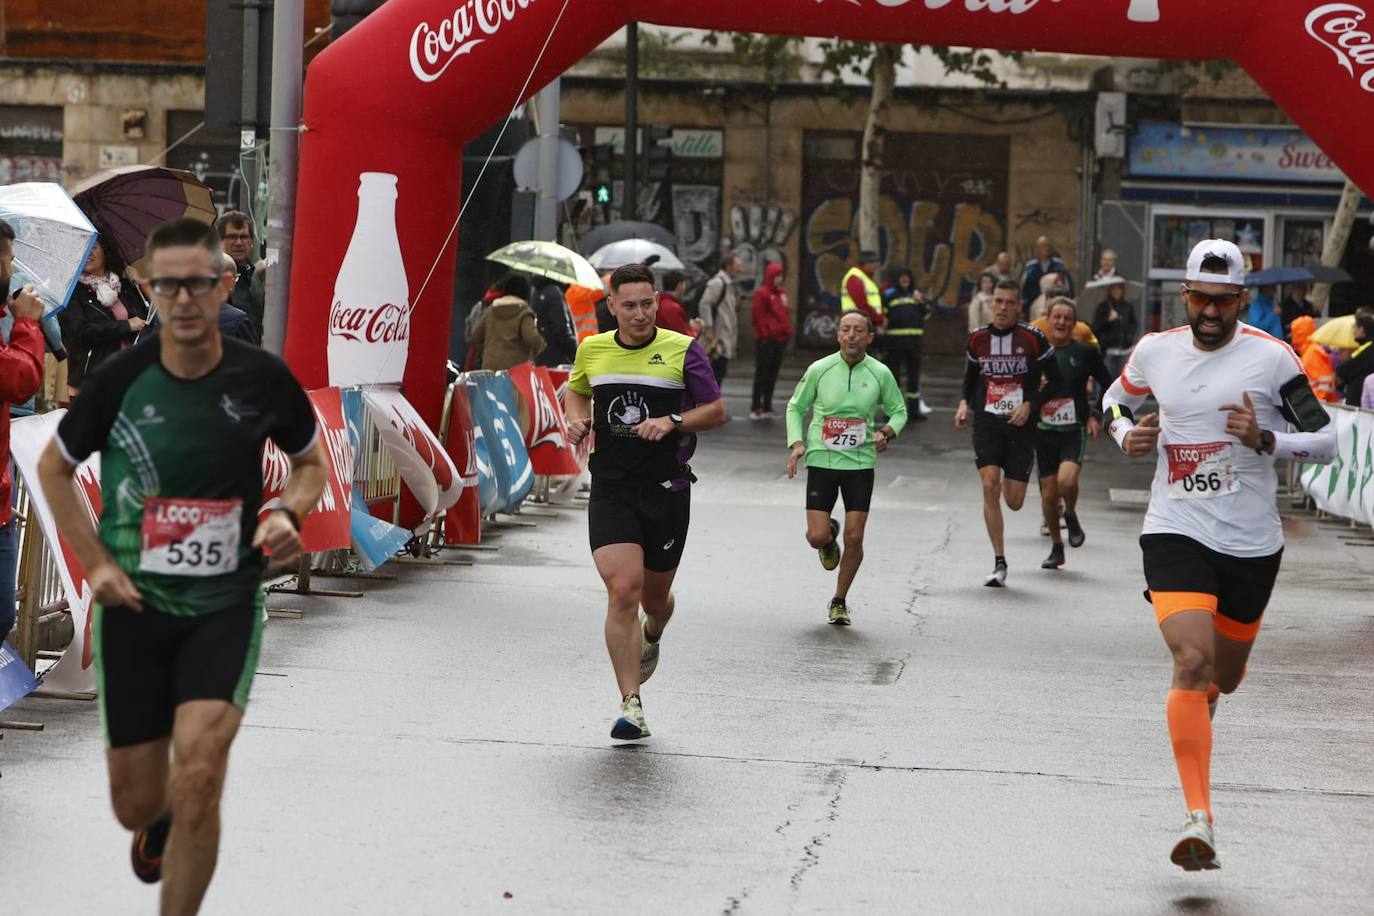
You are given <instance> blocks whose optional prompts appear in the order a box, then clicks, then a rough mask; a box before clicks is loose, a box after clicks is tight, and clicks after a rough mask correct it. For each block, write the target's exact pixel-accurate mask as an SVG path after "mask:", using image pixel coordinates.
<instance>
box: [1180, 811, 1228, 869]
mask: <svg viewBox="0 0 1374 916" xmlns="http://www.w3.org/2000/svg"><path fill="white" fill-rule="evenodd" d="M1169 859H1170V860H1171V861H1172V862H1173V863H1174V864H1175V865H1177V866H1178V867H1179V868H1181V869H1183V870H1184V871H1203V870H1204V869H1213V868H1221V859H1220V858H1219V857H1218V856H1217V842H1216V839H1215V838H1214V837H1213V836H1212V822H1211V821H1209V820H1207V812H1206V811H1203V810H1201V809H1199V810H1197V811H1190V812H1188V821H1187V823H1185V824H1184V825H1183V832H1182V833H1180V834H1179V835H1178V842H1177V843H1175V844H1174V851H1173V852H1172V853H1170V854H1169Z"/></svg>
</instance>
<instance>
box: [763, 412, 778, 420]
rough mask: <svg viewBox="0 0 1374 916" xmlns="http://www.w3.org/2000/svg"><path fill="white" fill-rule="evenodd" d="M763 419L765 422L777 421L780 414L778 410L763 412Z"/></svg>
mask: <svg viewBox="0 0 1374 916" xmlns="http://www.w3.org/2000/svg"><path fill="white" fill-rule="evenodd" d="M763 418H764V419H765V420H776V419H777V418H778V412H777V411H776V410H765V411H764V412H763Z"/></svg>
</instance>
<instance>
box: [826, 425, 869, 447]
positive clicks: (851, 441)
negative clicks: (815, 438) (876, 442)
mask: <svg viewBox="0 0 1374 916" xmlns="http://www.w3.org/2000/svg"><path fill="white" fill-rule="evenodd" d="M821 440H822V441H823V442H824V443H825V447H826V448H828V449H832V450H834V451H837V452H848V451H852V450H853V449H856V448H859V447H861V446H862V445H863V444H864V443H865V442H866V441H868V421H867V420H865V419H864V418H863V417H826V418H825V420H824V421H823V422H822V424H821Z"/></svg>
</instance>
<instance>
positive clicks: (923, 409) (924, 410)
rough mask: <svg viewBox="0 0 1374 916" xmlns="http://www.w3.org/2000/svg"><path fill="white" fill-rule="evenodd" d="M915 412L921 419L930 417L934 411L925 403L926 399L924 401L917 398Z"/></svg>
mask: <svg viewBox="0 0 1374 916" xmlns="http://www.w3.org/2000/svg"><path fill="white" fill-rule="evenodd" d="M916 410H917V411H918V412H919V413H920V414H921V416H923V417H928V416H930V415H931V414H933V413H935V411H934V410H932V409H931V407H930V405H929V404H927V403H926V399H925V398H918V399H917V400H916Z"/></svg>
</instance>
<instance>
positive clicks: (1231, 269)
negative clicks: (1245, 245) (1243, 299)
mask: <svg viewBox="0 0 1374 916" xmlns="http://www.w3.org/2000/svg"><path fill="white" fill-rule="evenodd" d="M1209 257H1215V258H1221V259H1222V260H1223V261H1225V262H1226V272H1225V273H1217V272H1213V271H1210V270H1203V269H1202V262H1203V261H1204V260H1206V259H1207V258H1209ZM1188 279H1189V280H1198V281H1201V282H1204V283H1233V284H1235V285H1236V286H1244V285H1245V256H1244V255H1243V254H1241V253H1240V249H1239V248H1237V247H1236V243H1235V242H1228V241H1226V240H1225V239H1203V240H1202V241H1201V242H1198V243H1197V244H1196V245H1194V246H1193V253H1192V254H1190V255H1188Z"/></svg>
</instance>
